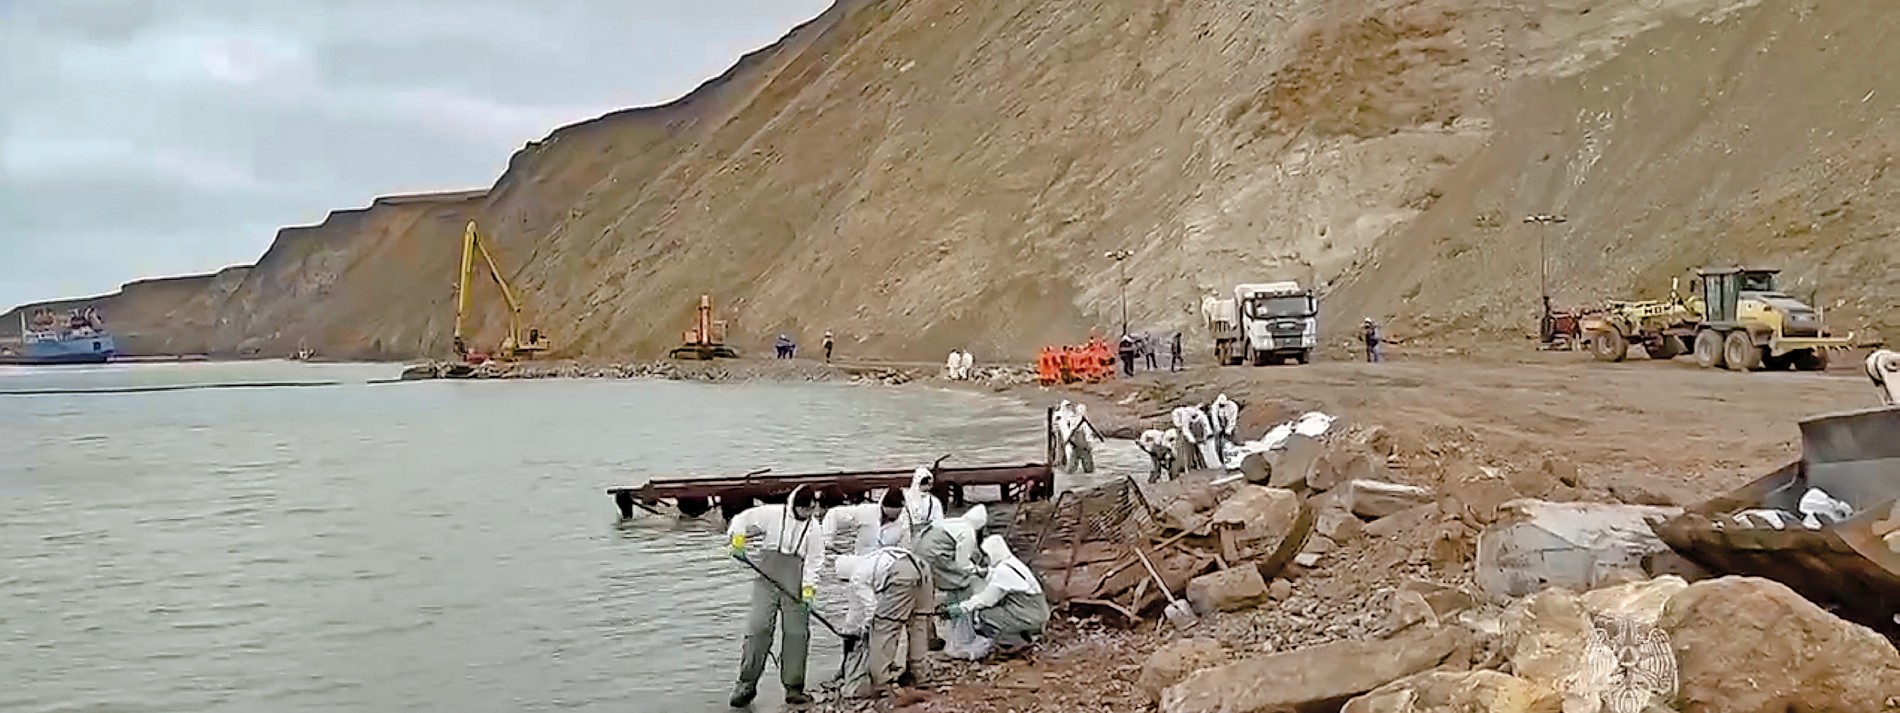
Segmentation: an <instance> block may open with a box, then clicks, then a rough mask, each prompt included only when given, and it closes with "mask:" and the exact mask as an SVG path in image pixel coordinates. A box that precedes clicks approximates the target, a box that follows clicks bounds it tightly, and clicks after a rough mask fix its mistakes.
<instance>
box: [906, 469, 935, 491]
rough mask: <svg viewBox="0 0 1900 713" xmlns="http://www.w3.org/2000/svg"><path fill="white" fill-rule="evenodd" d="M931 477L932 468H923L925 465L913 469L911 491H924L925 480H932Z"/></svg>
mask: <svg viewBox="0 0 1900 713" xmlns="http://www.w3.org/2000/svg"><path fill="white" fill-rule="evenodd" d="M930 479H931V477H930V469H929V468H923V467H919V468H918V469H917V470H914V471H911V474H910V489H911V491H912V492H923V489H924V481H926V480H930Z"/></svg>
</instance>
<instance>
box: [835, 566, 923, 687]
mask: <svg viewBox="0 0 1900 713" xmlns="http://www.w3.org/2000/svg"><path fill="white" fill-rule="evenodd" d="M836 569H837V574H838V578H839V579H842V580H844V581H845V590H844V595H845V596H844V598H845V604H846V609H845V618H844V623H843V624H841V625H840V626H839V629H840V632H841V633H844V634H847V635H851V636H856V637H859V640H860V641H861V642H862V643H861V644H858V645H859V646H862V647H863V648H864V652H863V654H862V655H856V656H847V657H846V661H845V663H846V664H847V667H846V671H845V686H846V692H847V694H848V695H852V696H862V695H865V694H867V693H869V692H870V689H871V686H874V685H875V686H886V685H890V684H892V683H895V682H896V681H897V679H898V677H899V676H902V675H903V674H904V672H905V671H910V672H911V673H912V674H913V675H914V676H917V677H919V678H921V677H922V676H921V674H922V668H923V665H924V656H925V654H926V652H927V651H928V650H929V645H930V641H929V631H928V625H929V619H928V618H927V617H923V616H918V614H919V613H921V612H923V611H925V610H926V609H927V608H928V607H929V606H930V601H931V593H930V592H931V585H930V569H929V568H928V567H926V566H925V565H924V564H923V562H922V561H921V560H919V559H918V558H917V556H916V555H914V554H911V552H910V551H909V550H906V549H903V548H901V547H883V548H879V549H876V550H873V551H872V552H871V553H870V554H866V555H845V556H843V557H839V558H838V563H837V565H836Z"/></svg>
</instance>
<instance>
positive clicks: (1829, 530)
mask: <svg viewBox="0 0 1900 713" xmlns="http://www.w3.org/2000/svg"><path fill="white" fill-rule="evenodd" d="M1801 441H1802V444H1801V450H1802V453H1801V460H1799V461H1796V462H1794V463H1790V464H1788V465H1787V466H1784V467H1782V468H1781V469H1779V470H1776V471H1775V472H1773V473H1770V474H1768V475H1767V476H1764V477H1762V478H1760V479H1758V480H1756V481H1754V482H1752V483H1749V484H1748V485H1745V486H1742V487H1741V488H1739V489H1737V490H1735V491H1732V492H1730V493H1727V494H1725V495H1722V496H1720V497H1717V498H1714V499H1712V500H1709V501H1706V502H1703V503H1701V504H1698V505H1695V506H1693V507H1690V508H1688V509H1687V510H1686V511H1685V512H1684V513H1683V514H1682V515H1681V516H1678V517H1675V518H1672V519H1670V520H1667V521H1665V522H1662V523H1659V524H1657V525H1656V526H1655V528H1654V529H1655V530H1656V534H1657V535H1658V536H1660V537H1661V538H1662V539H1663V541H1664V542H1666V543H1668V544H1669V546H1670V547H1672V548H1674V549H1675V550H1676V551H1678V552H1680V553H1682V554H1683V556H1685V557H1688V558H1689V559H1691V560H1693V561H1695V562H1696V563H1697V564H1699V565H1701V566H1703V567H1704V568H1707V569H1709V570H1710V571H1712V572H1715V573H1718V574H1742V575H1750V576H1757V577H1766V578H1769V579H1774V580H1776V581H1779V582H1781V583H1782V584H1785V585H1788V587H1789V588H1791V589H1793V590H1795V591H1797V592H1800V593H1801V595H1802V596H1805V597H1807V598H1808V599H1810V600H1813V601H1815V602H1816V603H1819V604H1821V605H1822V606H1826V607H1828V608H1830V609H1833V610H1834V611H1835V613H1837V614H1839V615H1840V616H1841V617H1843V618H1846V619H1849V620H1852V621H1855V622H1858V623H1860V624H1863V625H1865V626H1867V627H1869V628H1871V629H1873V630H1875V631H1878V632H1880V633H1882V634H1884V635H1886V636H1887V638H1889V639H1893V640H1895V641H1900V618H1897V617H1900V409H1895V408H1882V409H1872V410H1867V411H1855V412H1849V413H1840V414H1832V415H1827V416H1821V417H1817V418H1813V419H1810V420H1807V421H1803V422H1802V423H1801ZM1810 488H1818V489H1820V490H1821V491H1823V492H1825V493H1826V494H1827V495H1828V496H1829V497H1830V498H1832V499H1834V500H1836V501H1839V502H1841V503H1845V504H1846V506H1848V507H1849V508H1851V510H1852V515H1851V516H1850V517H1848V518H1846V519H1845V520H1841V521H1830V520H1829V519H1827V518H1822V517H1817V518H1814V519H1811V520H1809V519H1808V518H1805V517H1804V516H1803V513H1802V508H1801V501H1802V498H1803V496H1806V495H1808V494H1809V490H1810ZM1763 511H1771V512H1768V513H1764V512H1763ZM1776 513H1779V514H1781V516H1780V517H1777V516H1776ZM1804 520H1808V521H1807V522H1804Z"/></svg>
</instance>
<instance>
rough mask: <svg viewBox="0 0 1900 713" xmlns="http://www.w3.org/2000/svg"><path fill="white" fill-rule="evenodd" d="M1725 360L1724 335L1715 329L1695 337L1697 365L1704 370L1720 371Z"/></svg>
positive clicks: (1702, 332)
mask: <svg viewBox="0 0 1900 713" xmlns="http://www.w3.org/2000/svg"><path fill="white" fill-rule="evenodd" d="M1724 362H1725V360H1724V359H1723V358H1722V333H1721V332H1718V331H1715V330H1713V329H1704V330H1702V331H1700V332H1697V333H1696V335H1695V363H1696V366H1700V367H1702V368H1704V369H1720V368H1722V366H1723V364H1724Z"/></svg>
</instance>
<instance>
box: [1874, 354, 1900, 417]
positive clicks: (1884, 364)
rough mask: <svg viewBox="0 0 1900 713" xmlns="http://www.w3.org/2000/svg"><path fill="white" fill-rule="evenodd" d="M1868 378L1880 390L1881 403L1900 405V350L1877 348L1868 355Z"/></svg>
mask: <svg viewBox="0 0 1900 713" xmlns="http://www.w3.org/2000/svg"><path fill="white" fill-rule="evenodd" d="M1867 378H1869V379H1872V380H1873V381H1874V388H1876V389H1879V390H1880V403H1882V404H1884V405H1887V406H1895V405H1900V352H1896V351H1893V350H1890V349H1875V350H1874V353H1872V354H1868V355H1867Z"/></svg>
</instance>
